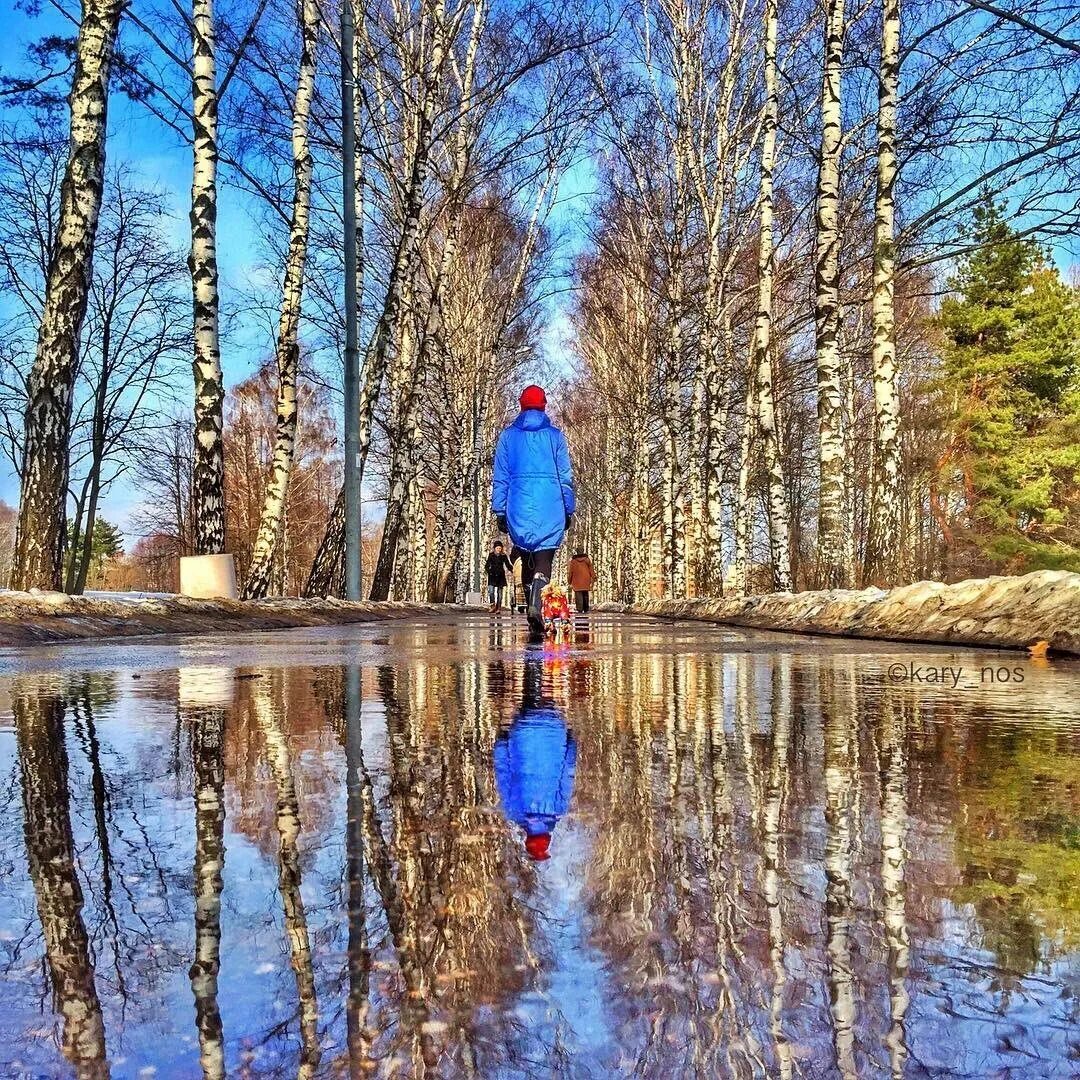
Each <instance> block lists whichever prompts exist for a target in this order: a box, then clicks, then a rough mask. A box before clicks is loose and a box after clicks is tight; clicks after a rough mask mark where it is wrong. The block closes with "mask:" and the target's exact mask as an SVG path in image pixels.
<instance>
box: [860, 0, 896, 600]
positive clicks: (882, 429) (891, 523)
mask: <svg viewBox="0 0 1080 1080" xmlns="http://www.w3.org/2000/svg"><path fill="white" fill-rule="evenodd" d="M899 82H900V0H882V27H881V59H880V72H879V78H878V117H877V135H878V147H877V197H876V199H875V204H874V282H873V321H874V347H873V377H874V435H875V445H874V450H875V455H874V469H875V475H874V479H873V489H872V492H871V514H872V518H871V522H870V535H869V538H868V555H867V570H868V574H869V576H870V578H871V579H872V580H875V581H877V582H878V583H879V584H885V585H888V584H892V583H893V582H894V581H896V580H903V577H904V564H905V560H904V558H903V552H902V548H901V543H902V541H901V536H900V499H901V488H900V485H901V482H902V481H901V475H900V467H901V461H900V398H899V391H898V387H897V371H896V319H895V312H894V306H893V291H894V277H895V270H896V255H895V241H896V208H895V205H894V193H895V191H896V172H897V161H896V109H897V94H898V87H899Z"/></svg>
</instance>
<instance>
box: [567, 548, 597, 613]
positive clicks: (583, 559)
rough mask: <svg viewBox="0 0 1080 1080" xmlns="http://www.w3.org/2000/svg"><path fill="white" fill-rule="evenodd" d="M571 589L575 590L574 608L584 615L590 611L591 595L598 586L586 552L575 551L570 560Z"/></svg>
mask: <svg viewBox="0 0 1080 1080" xmlns="http://www.w3.org/2000/svg"><path fill="white" fill-rule="evenodd" d="M569 576H570V588H571V589H573V590H574V606H575V607H576V608H577V610H578V611H580V612H581V613H582V614H586V613H587V612H588V610H589V593H590V592H592V588H593V586H594V585H595V584H596V570H595V569H594V568H593V564H592V559H590V558H589V556H588V555H586V554H585V552H584V551H575V552H574V557H573V558H572V559H571V560H570V575H569Z"/></svg>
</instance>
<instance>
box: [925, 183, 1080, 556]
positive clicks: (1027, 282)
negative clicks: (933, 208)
mask: <svg viewBox="0 0 1080 1080" xmlns="http://www.w3.org/2000/svg"><path fill="white" fill-rule="evenodd" d="M973 239H974V241H975V244H976V245H977V246H976V247H975V250H974V251H973V253H972V254H970V255H968V256H967V257H966V258H964V259H963V261H962V262H961V265H960V267H959V269H958V272H957V274H956V276H955V277H954V278H953V279H951V280H950V282H949V286H950V288H951V289H952V290H953V292H954V294H955V295H954V296H951V297H950V298H949V299H947V300H946V301H945V302H944V303H943V304H942V307H941V312H940V314H939V317H938V324H939V327H940V329H941V330H942V331H943V335H944V341H943V348H942V360H943V371H942V377H941V384H940V389H941V391H942V395H943V401H944V404H945V407H946V411H947V419H948V428H949V440H950V441H949V449H948V451H947V452H946V455H945V456H944V458H943V464H942V475H940V476H939V477H938V483H939V485H940V486H941V487H942V488H948V487H950V486H954V485H956V484H959V485H960V491H959V492H958V494H959V496H960V500H961V501H962V505H963V507H964V518H963V520H962V521H961V523H960V530H959V531H958V534H957V539H958V540H960V539H962V540H964V541H966V542H967V543H969V544H970V545H971V546H972V548H973V549H974V550H975V551H976V552H977V553H979V555H981V556H982V557H983V559H984V561H985V562H987V563H989V565H990V567H994V568H997V569H1003V570H1005V571H1008V572H1014V573H1018V572H1026V571H1029V570H1037V569H1047V568H1050V569H1072V570H1080V340H1078V338H1080V292H1078V290H1076V289H1074V288H1072V287H1070V286H1069V285H1067V284H1066V283H1065V282H1063V281H1062V280H1061V276H1060V274H1059V273H1058V271H1057V270H1056V269H1055V267H1054V266H1053V264H1052V263H1051V261H1050V259H1049V256H1048V254H1047V253H1045V252H1044V251H1043V250H1042V248H1041V247H1040V246H1039V244H1038V243H1036V242H1035V241H1033V240H1028V239H1024V238H1022V237H1020V236H1018V235H1017V233H1016V231H1015V230H1014V229H1013V228H1012V226H1011V225H1010V224H1009V223H1008V222H1007V221H1006V220H1005V218H1004V217H1003V210H1002V207H1001V206H998V205H996V204H994V203H993V202H991V201H989V200H988V201H987V202H986V203H985V204H984V205H983V206H981V207H980V208H979V209H978V210H977V212H976V214H975V217H974V223H973Z"/></svg>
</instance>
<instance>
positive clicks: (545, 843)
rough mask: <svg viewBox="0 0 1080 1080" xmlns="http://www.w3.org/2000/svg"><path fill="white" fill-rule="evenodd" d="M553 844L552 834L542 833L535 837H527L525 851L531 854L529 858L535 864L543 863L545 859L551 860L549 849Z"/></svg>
mask: <svg viewBox="0 0 1080 1080" xmlns="http://www.w3.org/2000/svg"><path fill="white" fill-rule="evenodd" d="M550 844H551V833H547V832H542V833H537V834H536V835H535V836H526V837H525V850H526V851H527V852H528V853H529V858H530V859H532V860H533V861H534V862H543V861H544V860H545V859H550V858H551V856H550V855H549V854H548V847H549V846H550Z"/></svg>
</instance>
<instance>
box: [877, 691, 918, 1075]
mask: <svg viewBox="0 0 1080 1080" xmlns="http://www.w3.org/2000/svg"><path fill="white" fill-rule="evenodd" d="M895 710H896V705H895V704H894V703H893V702H889V701H886V702H884V703H883V706H882V721H881V727H882V735H881V892H882V906H883V917H884V918H883V921H884V923H885V940H886V942H887V943H888V946H889V1015H890V1019H891V1024H890V1027H889V1033H888V1035H886V1036H885V1042H886V1044H887V1046H888V1047H889V1062H890V1066H891V1070H892V1075H893V1077H894V1080H901V1077H903V1075H904V1066H905V1064H906V1062H907V1046H906V1043H905V1035H904V1019H905V1017H906V1016H907V1010H908V1005H909V1004H910V996H909V994H908V990H907V973H908V967H909V965H910V960H911V948H910V943H909V935H908V925H907V906H906V897H905V893H904V888H905V887H904V871H905V867H906V865H907V762H906V755H905V752H904V738H905V732H904V725H903V721H902V719H900V720H898V718H897V716H896V711H895Z"/></svg>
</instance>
